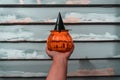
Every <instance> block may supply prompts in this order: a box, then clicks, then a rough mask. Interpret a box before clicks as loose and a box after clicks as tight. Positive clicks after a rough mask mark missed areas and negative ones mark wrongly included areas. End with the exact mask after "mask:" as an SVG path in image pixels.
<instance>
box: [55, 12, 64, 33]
mask: <svg viewBox="0 0 120 80" xmlns="http://www.w3.org/2000/svg"><path fill="white" fill-rule="evenodd" d="M54 30H57V31H61V30H65V26H64V23H63V20H62V17H61V14H60V12H59V14H58V18H57V21H56V25H55V28H54Z"/></svg>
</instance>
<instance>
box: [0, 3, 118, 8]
mask: <svg viewBox="0 0 120 80" xmlns="http://www.w3.org/2000/svg"><path fill="white" fill-rule="evenodd" d="M0 7H2V8H40V7H42V8H43V7H44V8H48V7H49V8H54V7H55V8H56V7H120V4H89V5H84V4H0Z"/></svg>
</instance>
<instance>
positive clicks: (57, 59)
mask: <svg viewBox="0 0 120 80" xmlns="http://www.w3.org/2000/svg"><path fill="white" fill-rule="evenodd" d="M73 50H74V47H73V49H71V50H70V51H69V52H64V53H63V52H56V51H50V50H48V48H46V53H47V54H48V56H50V57H51V58H52V59H53V62H52V66H51V68H50V70H49V73H48V76H47V78H46V80H67V79H66V77H67V64H68V59H69V57H70V55H71V54H72V52H73Z"/></svg>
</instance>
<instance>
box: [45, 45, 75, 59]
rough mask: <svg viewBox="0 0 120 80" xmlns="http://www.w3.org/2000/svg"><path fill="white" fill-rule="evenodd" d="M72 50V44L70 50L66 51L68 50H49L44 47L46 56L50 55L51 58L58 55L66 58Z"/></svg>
mask: <svg viewBox="0 0 120 80" xmlns="http://www.w3.org/2000/svg"><path fill="white" fill-rule="evenodd" d="M73 50H74V46H73V48H72V49H71V50H70V51H68V52H57V51H50V50H49V49H48V48H47V47H46V53H47V54H48V56H49V57H51V58H52V59H55V58H58V57H59V58H66V59H68V58H69V57H70V56H71V54H72V52H73Z"/></svg>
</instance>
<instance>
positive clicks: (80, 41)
mask: <svg viewBox="0 0 120 80" xmlns="http://www.w3.org/2000/svg"><path fill="white" fill-rule="evenodd" d="M84 42H85V43H86V42H87V43H101V42H102V43H104V42H105V43H106V42H107V43H109V42H120V40H74V43H84ZM0 43H46V40H42V41H25V40H23V41H22V40H16V41H0Z"/></svg>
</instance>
